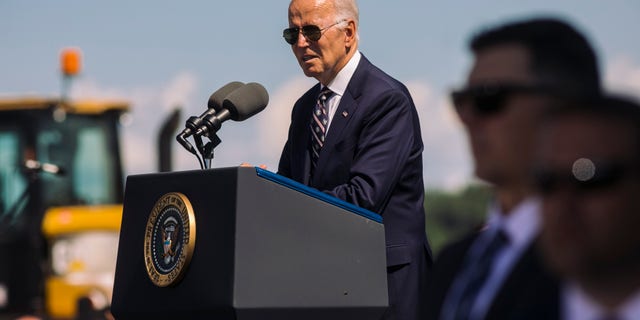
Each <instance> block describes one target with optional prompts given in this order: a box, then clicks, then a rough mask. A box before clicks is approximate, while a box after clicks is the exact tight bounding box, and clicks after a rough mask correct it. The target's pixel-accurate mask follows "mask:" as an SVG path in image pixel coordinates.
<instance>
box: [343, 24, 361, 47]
mask: <svg viewBox="0 0 640 320" xmlns="http://www.w3.org/2000/svg"><path fill="white" fill-rule="evenodd" d="M344 34H345V39H344V44H345V46H346V47H347V48H350V47H353V46H354V45H355V43H356V40H357V39H356V35H357V34H358V27H357V26H356V22H355V21H353V20H349V21H348V22H347V26H346V27H345V28H344Z"/></svg>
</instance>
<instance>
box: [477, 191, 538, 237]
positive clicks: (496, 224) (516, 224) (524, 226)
mask: <svg viewBox="0 0 640 320" xmlns="http://www.w3.org/2000/svg"><path fill="white" fill-rule="evenodd" d="M488 228H496V229H498V228H500V229H502V230H503V231H504V232H505V233H506V235H507V237H508V238H509V243H510V245H513V246H515V247H521V246H526V245H528V244H529V243H531V241H533V238H535V237H536V236H537V235H538V233H539V231H540V200H539V199H538V198H534V197H531V198H527V199H525V200H524V201H522V202H521V203H520V204H518V205H517V206H516V207H515V208H513V210H512V211H511V212H510V213H509V214H508V215H506V214H503V213H502V211H501V209H500V206H499V205H498V204H497V202H496V201H494V202H492V203H491V205H490V207H489V220H488Z"/></svg>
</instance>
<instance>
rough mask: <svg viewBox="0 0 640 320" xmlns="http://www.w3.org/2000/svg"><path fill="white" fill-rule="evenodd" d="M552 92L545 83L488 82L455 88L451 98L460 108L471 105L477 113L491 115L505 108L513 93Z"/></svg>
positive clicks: (457, 107)
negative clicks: (459, 88)
mask: <svg viewBox="0 0 640 320" xmlns="http://www.w3.org/2000/svg"><path fill="white" fill-rule="evenodd" d="M551 92H552V90H551V88H549V87H548V86H543V85H519V84H487V85H479V86H473V87H468V88H464V89H462V90H455V91H453V92H451V100H452V102H453V105H454V106H455V107H456V109H458V110H460V109H462V108H463V106H465V105H470V106H471V107H472V108H473V111H474V113H475V114H476V115H479V116H491V115H495V114H498V113H500V112H501V111H502V110H504V108H505V106H506V102H507V99H508V98H509V96H511V95H512V94H515V93H534V94H535V93H538V94H539V93H551Z"/></svg>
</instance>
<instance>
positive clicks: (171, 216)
mask: <svg viewBox="0 0 640 320" xmlns="http://www.w3.org/2000/svg"><path fill="white" fill-rule="evenodd" d="M172 268H173V269H172ZM387 306H388V298H387V274H386V253H385V239H384V226H383V224H382V218H381V217H380V216H379V215H377V214H375V213H372V212H370V211H367V210H364V209H362V208H359V207H356V206H354V205H352V204H350V203H347V202H344V201H341V200H339V199H337V198H334V197H332V196H329V195H327V194H324V193H321V192H318V191H317V190H315V189H311V188H308V187H306V186H304V185H302V184H299V183H297V182H295V181H293V180H290V179H287V178H284V177H282V176H279V175H277V174H274V173H272V172H269V171H266V170H262V169H260V168H252V167H251V168H250V167H232V168H221V169H207V170H197V171H183V172H170V173H156V174H142V175H132V176H129V177H127V181H126V187H125V198H124V211H123V217H122V227H121V231H120V241H119V247H118V261H117V265H116V276H115V284H114V289H113V298H112V306H111V310H112V313H113V314H114V316H115V317H116V319H169V318H172V319H176V318H179V319H240V320H249V319H279V320H280V319H312V320H313V319H350V320H354V319H367V320H371V319H380V318H381V316H382V314H383V313H384V311H385V310H386V308H387Z"/></svg>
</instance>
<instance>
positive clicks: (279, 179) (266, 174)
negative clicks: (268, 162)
mask: <svg viewBox="0 0 640 320" xmlns="http://www.w3.org/2000/svg"><path fill="white" fill-rule="evenodd" d="M256 173H257V175H258V176H259V177H261V178H264V179H267V180H270V181H273V182H275V183H278V184H280V185H283V186H285V187H287V188H290V189H293V190H296V191H298V192H300V193H303V194H306V195H308V196H310V197H313V198H316V199H319V200H322V201H324V202H327V203H330V204H332V205H334V206H337V207H339V208H342V209H344V210H347V211H350V212H352V213H355V214H357V215H360V216H362V217H365V218H367V219H370V220H373V221H375V222H378V223H382V216H381V215H379V214H377V213H374V212H373V211H369V210H367V209H364V208H361V207H358V206H356V205H354V204H352V203H349V202H346V201H344V200H341V199H338V198H336V197H334V196H331V195H329V194H326V193H324V192H320V191H318V190H317V189H314V188H311V187H309V186H306V185H304V184H302V183H300V182H297V181H295V180H292V179H289V178H287V177H284V176H281V175H279V174H276V173H273V172H271V171H268V170H265V169H262V168H259V167H256Z"/></svg>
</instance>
